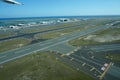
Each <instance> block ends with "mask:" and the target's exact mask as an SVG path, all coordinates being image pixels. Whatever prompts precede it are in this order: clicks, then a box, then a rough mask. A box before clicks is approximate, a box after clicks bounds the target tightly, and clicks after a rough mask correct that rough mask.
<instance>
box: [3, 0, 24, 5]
mask: <svg viewBox="0 0 120 80" xmlns="http://www.w3.org/2000/svg"><path fill="white" fill-rule="evenodd" d="M1 1H3V2H6V3H9V4H18V5H23V3H20V2H17V1H15V0H1Z"/></svg>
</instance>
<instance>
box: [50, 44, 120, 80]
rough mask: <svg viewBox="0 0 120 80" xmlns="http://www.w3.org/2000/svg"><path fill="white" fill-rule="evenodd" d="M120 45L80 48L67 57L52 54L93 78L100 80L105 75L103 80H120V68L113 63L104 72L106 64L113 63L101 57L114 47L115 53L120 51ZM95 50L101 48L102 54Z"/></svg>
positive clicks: (66, 55) (57, 53)
mask: <svg viewBox="0 0 120 80" xmlns="http://www.w3.org/2000/svg"><path fill="white" fill-rule="evenodd" d="M119 45H120V44H108V45H98V46H97V45H96V46H91V47H90V46H89V47H83V48H78V49H77V50H76V49H75V50H74V51H72V53H71V54H69V53H67V54H65V55H63V54H61V52H55V51H53V52H52V53H55V56H56V57H57V58H59V59H60V60H62V61H64V62H66V63H67V64H69V65H71V66H72V67H74V68H75V69H77V70H80V71H81V70H82V71H84V72H85V73H86V72H87V74H89V75H91V76H93V77H94V78H95V79H97V80H98V79H100V76H101V75H103V74H104V76H103V80H113V79H114V80H119V79H120V76H119V74H120V67H117V66H115V65H113V63H112V65H110V68H108V70H107V71H106V72H104V71H103V70H101V68H102V67H103V66H104V64H105V63H108V64H109V63H111V60H108V59H105V58H103V57H101V56H99V55H103V54H105V52H103V51H111V48H112V47H113V49H112V50H113V51H115V50H120V48H118V47H120V46H119ZM89 48H90V49H89ZM91 48H92V49H91ZM93 48H97V49H98V50H99V48H100V51H101V52H100V51H99V53H98V52H96V49H93ZM101 48H102V50H101ZM96 55H97V56H96ZM93 56H94V57H93Z"/></svg>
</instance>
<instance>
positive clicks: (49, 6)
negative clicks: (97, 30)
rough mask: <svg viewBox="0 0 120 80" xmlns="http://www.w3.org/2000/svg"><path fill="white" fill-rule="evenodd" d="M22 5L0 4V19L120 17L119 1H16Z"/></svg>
mask: <svg viewBox="0 0 120 80" xmlns="http://www.w3.org/2000/svg"><path fill="white" fill-rule="evenodd" d="M17 1H19V2H23V3H24V5H11V4H7V3H3V2H0V18H8V17H41V16H81V15H120V0H17Z"/></svg>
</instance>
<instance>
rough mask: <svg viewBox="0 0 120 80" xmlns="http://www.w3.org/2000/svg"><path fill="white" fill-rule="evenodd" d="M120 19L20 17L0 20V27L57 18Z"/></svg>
mask: <svg viewBox="0 0 120 80" xmlns="http://www.w3.org/2000/svg"><path fill="white" fill-rule="evenodd" d="M113 17H120V15H109V16H107V15H103V16H48V17H21V18H0V26H7V25H16V24H19V23H22V24H26V23H29V22H40V21H53V22H55V21H56V19H58V18H79V19H90V18H113Z"/></svg>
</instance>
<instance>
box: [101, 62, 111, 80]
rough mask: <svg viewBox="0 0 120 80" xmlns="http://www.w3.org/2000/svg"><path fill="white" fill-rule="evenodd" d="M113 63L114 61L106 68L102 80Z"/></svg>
mask: <svg viewBox="0 0 120 80" xmlns="http://www.w3.org/2000/svg"><path fill="white" fill-rule="evenodd" d="M111 65H112V62H110V63H109V65H108V67H107V68H106V69H105V71H104V72H103V73H102V74H101V76H100V78H99V80H102V79H103V78H104V76H105V74H106V73H107V71H108V70H109V68H110V66H111Z"/></svg>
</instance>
